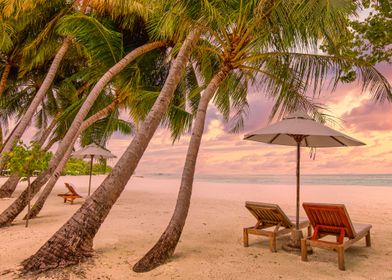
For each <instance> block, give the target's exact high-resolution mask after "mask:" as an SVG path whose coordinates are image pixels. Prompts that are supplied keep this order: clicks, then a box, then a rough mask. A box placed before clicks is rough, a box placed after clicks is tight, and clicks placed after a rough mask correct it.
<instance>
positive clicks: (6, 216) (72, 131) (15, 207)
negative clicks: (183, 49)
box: [0, 41, 166, 227]
mask: <svg viewBox="0 0 392 280" xmlns="http://www.w3.org/2000/svg"><path fill="white" fill-rule="evenodd" d="M165 45H166V42H165V41H157V42H153V43H148V44H145V45H143V46H140V47H138V48H136V49H134V50H133V51H131V52H130V53H128V54H127V55H126V56H125V57H124V58H122V59H121V60H120V61H119V62H117V63H116V64H115V65H114V66H112V67H111V68H110V69H109V70H108V71H107V72H106V73H105V74H104V75H103V76H102V77H101V78H100V79H99V81H98V82H97V84H96V85H95V86H94V88H93V89H92V91H91V92H90V94H89V95H88V96H87V98H86V100H85V102H84V103H83V105H82V107H81V108H80V110H79V112H78V114H77V115H76V117H75V118H74V120H73V122H72V125H71V127H70V128H69V129H68V131H67V134H66V135H65V136H64V138H63V139H62V141H61V144H60V145H59V147H58V148H57V151H56V153H55V155H54V156H53V158H52V159H51V160H50V162H49V167H48V169H47V170H45V171H44V172H42V173H41V174H40V175H39V176H38V177H37V179H35V180H34V182H33V183H32V184H31V197H30V199H32V198H33V197H34V196H35V195H36V194H37V193H38V192H39V191H40V189H41V188H42V186H43V185H44V184H45V183H46V182H47V181H48V180H49V179H50V177H51V176H52V174H53V173H54V171H55V170H56V168H57V166H58V165H59V163H60V161H61V159H62V158H63V156H64V154H65V153H66V151H67V149H68V147H69V145H70V144H71V143H72V141H73V139H74V137H75V135H77V132H78V130H79V128H80V126H81V124H82V122H83V120H84V118H85V117H86V116H87V114H88V112H89V111H90V109H91V107H92V106H93V104H94V102H95V100H96V99H97V97H98V96H99V94H100V93H101V91H102V90H103V89H104V88H105V86H106V85H107V84H108V82H109V81H110V80H111V79H112V78H113V77H114V76H115V75H117V74H118V73H120V72H121V71H122V70H123V69H124V68H125V67H126V66H127V65H128V64H129V63H131V62H132V61H133V60H135V59H136V58H138V57H139V56H141V55H143V54H145V53H147V52H149V51H151V50H154V49H156V48H160V47H162V46H165ZM27 203H28V199H27V191H26V190H25V191H23V192H22V193H21V195H20V196H19V197H18V198H17V199H16V200H15V201H14V202H13V203H12V204H11V205H10V206H9V207H8V208H7V209H6V210H5V211H4V212H3V213H1V215H0V227H4V226H8V225H10V224H11V223H12V221H13V220H14V219H15V218H16V216H17V215H19V213H20V212H22V211H23V209H24V208H25V207H26V205H27Z"/></svg>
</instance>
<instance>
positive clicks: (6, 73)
mask: <svg viewBox="0 0 392 280" xmlns="http://www.w3.org/2000/svg"><path fill="white" fill-rule="evenodd" d="M11 67H12V65H11V63H9V62H7V63H6V64H5V67H4V71H3V73H2V74H1V79H0V96H2V95H3V92H4V90H5V86H6V85H7V80H8V76H9V74H10V71H11Z"/></svg>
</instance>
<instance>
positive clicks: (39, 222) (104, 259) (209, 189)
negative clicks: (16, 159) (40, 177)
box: [0, 176, 392, 279]
mask: <svg viewBox="0 0 392 280" xmlns="http://www.w3.org/2000/svg"><path fill="white" fill-rule="evenodd" d="M103 179H104V176H94V178H93V186H94V188H95V187H97V186H98V185H99V183H100V182H101V181H102V180H103ZM4 181H5V178H1V179H0V183H3V182H4ZM64 182H71V183H73V184H74V185H75V186H76V188H77V190H78V191H80V193H81V194H82V195H84V196H85V195H86V194H87V184H88V178H87V177H86V176H84V177H71V176H70V177H62V178H61V179H60V180H59V182H58V183H57V185H56V188H55V189H54V191H53V194H52V195H51V196H50V198H49V199H48V202H47V205H46V206H45V208H44V209H43V211H42V212H41V214H40V216H39V218H37V219H34V220H32V221H31V223H30V226H29V228H25V227H24V222H23V221H22V220H21V217H22V216H20V217H18V219H17V220H16V221H15V223H14V224H13V225H12V226H11V227H8V228H5V229H0V271H4V270H7V269H15V268H16V267H17V266H18V264H19V263H20V262H21V261H22V260H24V259H25V258H27V257H29V256H30V255H32V254H33V253H34V252H36V251H37V249H38V248H39V247H40V246H41V245H43V244H44V242H45V241H46V240H47V239H48V238H49V237H50V236H51V235H52V234H53V233H54V232H55V231H56V230H57V229H58V228H59V227H60V226H61V225H62V224H64V222H65V221H66V220H67V219H68V218H69V217H70V216H71V215H72V214H73V213H74V212H75V211H76V209H78V207H80V205H81V203H82V202H83V199H79V200H77V201H76V202H75V204H74V205H70V204H64V203H63V201H62V199H61V198H60V197H57V196H56V194H58V193H61V192H64V191H65V188H64V186H63V183H64ZM22 184H24V183H22ZM178 187H179V180H177V179H166V178H163V179H160V178H138V177H135V178H132V179H131V180H130V181H129V183H128V185H127V187H126V189H125V191H124V193H123V194H122V195H121V197H120V199H119V200H118V202H117V203H116V204H115V206H114V207H113V209H112V211H111V212H110V214H109V216H108V217H107V219H106V221H105V223H104V224H103V225H102V227H101V229H100V230H99V232H98V234H97V235H96V237H95V241H94V249H95V252H96V253H95V257H94V258H93V259H91V260H89V261H87V262H84V263H82V264H80V265H77V266H74V267H71V268H67V269H64V270H62V271H61V272H59V271H57V272H56V271H55V272H50V273H47V274H44V275H40V276H39V277H40V278H39V279H134V278H135V279H392V266H391V257H392V238H391V236H392V234H391V233H392V203H391V198H392V188H391V187H374V186H372V187H364V186H303V187H302V190H301V194H302V197H301V200H302V201H313V202H331V203H344V204H346V206H347V208H348V212H349V214H350V216H351V219H352V220H353V221H355V222H362V223H371V224H372V225H373V229H372V247H371V248H367V247H365V240H361V241H360V242H358V243H356V245H354V246H353V247H351V248H350V249H348V250H347V251H346V271H340V270H338V267H337V257H336V253H334V252H332V251H326V250H322V249H316V250H315V253H314V254H313V255H311V256H310V257H309V260H310V261H309V262H307V263H305V262H301V260H300V257H299V256H297V255H293V254H289V253H287V252H285V251H283V250H281V249H279V250H278V252H277V253H270V251H269V249H268V241H267V239H266V238H263V237H256V236H250V246H249V247H248V248H244V247H243V246H242V228H243V227H244V226H251V225H253V224H254V223H255V219H254V218H253V217H252V216H251V215H250V213H249V212H248V211H247V209H246V208H245V207H244V202H245V201H246V200H252V201H262V202H272V203H278V204H279V205H280V206H281V207H282V208H283V209H284V210H285V211H286V212H287V213H288V214H294V210H295V187H294V185H287V186H279V185H269V186H267V185H256V184H228V183H210V182H200V181H196V182H195V184H194V196H193V200H192V205H191V209H190V213H189V216H188V220H187V224H186V226H185V230H184V232H183V235H182V238H181V241H180V243H179V246H178V247H177V249H176V253H175V256H174V258H173V259H172V260H171V261H170V262H169V263H167V264H165V265H162V266H160V267H158V268H157V269H155V270H153V271H151V272H149V273H143V274H137V273H135V272H133V271H132V269H131V268H132V265H133V264H134V263H135V262H136V261H137V260H138V259H139V258H140V257H142V256H143V254H144V253H145V252H146V251H147V250H149V249H150V248H151V247H152V246H153V245H154V243H155V241H156V240H157V239H158V237H159V236H160V234H161V233H162V232H163V230H164V229H165V227H166V225H167V223H168V221H169V219H170V217H171V214H172V211H173V208H174V205H175V201H176V196H177V190H178ZM21 190H22V187H21V186H19V187H18V189H17V191H16V193H15V194H14V196H13V198H11V199H2V200H0V210H1V211H2V210H3V209H5V208H6V207H7V206H8V205H9V204H10V203H11V202H12V201H13V199H14V198H15V197H17V195H18V194H19V193H20V192H21ZM23 214H24V213H23ZM302 214H304V213H303V211H302ZM283 241H284V239H279V241H278V248H280V246H281V245H282V242H283ZM13 277H15V276H14V275H13V274H12V273H8V274H5V275H1V276H0V279H13Z"/></svg>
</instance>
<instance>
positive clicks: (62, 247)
mask: <svg viewBox="0 0 392 280" xmlns="http://www.w3.org/2000/svg"><path fill="white" fill-rule="evenodd" d="M199 34H200V31H199V30H198V29H196V30H195V31H194V32H191V33H190V34H189V35H188V36H187V38H186V39H185V41H184V43H183V44H182V47H181V49H180V51H179V53H178V55H177V57H176V59H175V61H174V62H173V64H172V66H171V68H170V71H169V75H168V77H167V80H166V82H165V85H164V86H163V88H162V90H161V93H160V95H159V97H158V99H157V100H156V102H155V103H154V106H153V107H152V109H151V111H150V113H149V114H148V116H147V117H146V120H145V121H144V122H143V124H142V126H141V128H140V129H139V130H138V132H137V133H136V135H135V137H134V138H133V140H132V142H131V144H130V145H129V146H128V148H127V150H126V151H125V153H124V154H123V156H122V157H121V158H120V160H119V161H118V162H117V164H116V166H115V167H114V168H113V170H112V172H111V173H110V174H109V176H108V177H107V178H106V179H105V180H104V182H103V183H102V184H101V185H100V187H99V188H98V189H97V190H96V191H95V192H94V193H93V194H92V196H91V197H89V198H88V199H87V200H86V202H85V203H84V204H83V206H82V207H81V208H80V209H79V210H78V211H77V212H76V213H75V217H73V218H71V219H70V220H68V221H67V222H66V223H65V224H64V225H63V226H62V227H61V228H60V229H59V230H58V231H57V233H56V234H55V235H53V236H52V237H51V239H50V240H49V241H48V242H47V243H46V244H45V245H43V246H42V247H41V249H40V250H39V251H38V252H37V253H36V254H35V255H33V256H31V257H30V258H29V259H27V260H25V261H24V263H23V266H24V269H23V270H24V271H25V272H29V271H42V270H47V269H50V267H54V266H58V265H60V264H61V265H70V264H75V263H78V262H79V261H80V259H81V258H84V257H86V256H91V251H92V241H93V238H94V236H95V234H96V233H97V231H98V229H99V227H100V225H101V224H102V223H103V221H104V220H105V218H106V216H107V214H108V213H109V211H110V209H111V208H112V206H113V204H114V203H115V202H116V200H117V198H118V197H119V196H120V194H121V192H122V191H123V189H124V187H125V185H126V183H127V182H128V180H129V178H130V177H131V175H132V173H133V172H134V170H135V168H136V166H137V164H138V162H139V160H140V158H141V157H142V155H143V152H144V151H145V149H146V148H147V145H148V143H149V141H150V139H151V138H152V136H153V134H154V132H155V130H156V128H157V127H158V125H159V123H160V121H161V118H162V117H163V115H164V113H165V111H166V109H167V107H168V105H169V102H170V99H171V96H172V95H173V94H174V91H175V88H176V87H177V84H178V83H179V80H180V78H181V73H182V72H183V70H184V69H185V65H186V63H187V60H188V58H189V56H190V53H191V50H192V48H193V45H194V44H195V43H196V41H197V40H198V38H199ZM76 217H77V218H76ZM64 240H68V241H67V242H64ZM70 240H73V241H72V242H69V241H70ZM68 245H70V246H68ZM49 256H50V257H49Z"/></svg>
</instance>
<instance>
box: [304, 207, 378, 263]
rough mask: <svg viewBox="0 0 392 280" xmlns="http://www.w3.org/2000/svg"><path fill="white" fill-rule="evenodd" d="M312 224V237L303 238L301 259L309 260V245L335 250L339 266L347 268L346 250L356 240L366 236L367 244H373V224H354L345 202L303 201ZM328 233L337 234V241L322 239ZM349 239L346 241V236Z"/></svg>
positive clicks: (368, 245)
mask: <svg viewBox="0 0 392 280" xmlns="http://www.w3.org/2000/svg"><path fill="white" fill-rule="evenodd" d="M303 207H304V209H305V212H306V214H307V216H308V218H309V221H310V224H311V225H312V227H313V228H314V233H313V236H312V237H308V238H306V239H302V240H301V259H302V261H308V254H307V250H306V248H307V246H308V245H310V246H313V247H318V248H323V249H328V250H334V251H336V252H337V254H338V266H339V269H340V270H345V269H346V267H345V261H344V251H345V250H347V249H348V248H349V247H350V246H352V245H353V244H354V243H355V242H357V241H358V240H360V239H362V238H363V237H366V246H367V247H370V246H371V240H370V229H371V228H372V226H371V225H367V224H353V223H352V222H351V219H350V216H349V215H348V213H347V210H346V207H345V206H344V205H343V204H324V203H306V202H305V203H303ZM327 235H333V236H336V242H331V241H325V240H320V238H323V237H324V236H327ZM345 237H346V238H348V240H346V241H344V238H345Z"/></svg>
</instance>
